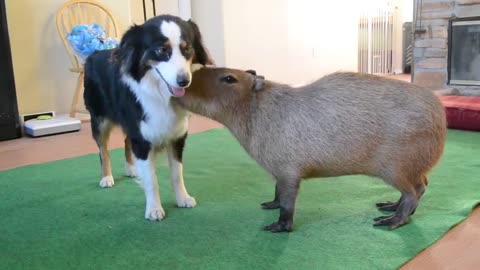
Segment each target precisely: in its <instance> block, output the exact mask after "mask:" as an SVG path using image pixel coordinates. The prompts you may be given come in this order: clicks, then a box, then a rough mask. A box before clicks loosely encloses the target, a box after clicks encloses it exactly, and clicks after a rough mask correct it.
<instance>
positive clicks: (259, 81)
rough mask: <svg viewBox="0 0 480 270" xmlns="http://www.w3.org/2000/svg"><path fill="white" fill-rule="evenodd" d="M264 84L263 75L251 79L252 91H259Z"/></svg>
mask: <svg viewBox="0 0 480 270" xmlns="http://www.w3.org/2000/svg"><path fill="white" fill-rule="evenodd" d="M264 86H265V77H263V76H257V77H255V80H254V81H253V91H261V90H263V87H264Z"/></svg>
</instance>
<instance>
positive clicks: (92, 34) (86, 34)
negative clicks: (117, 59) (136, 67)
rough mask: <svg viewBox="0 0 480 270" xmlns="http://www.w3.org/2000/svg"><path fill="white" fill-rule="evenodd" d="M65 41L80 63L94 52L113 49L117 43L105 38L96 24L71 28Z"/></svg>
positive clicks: (114, 40) (103, 32)
mask: <svg viewBox="0 0 480 270" xmlns="http://www.w3.org/2000/svg"><path fill="white" fill-rule="evenodd" d="M67 40H68V42H69V44H70V46H71V47H72V49H73V51H74V52H75V54H76V55H77V56H78V57H79V58H80V60H81V61H82V62H85V60H86V59H87V57H88V56H89V55H91V54H92V53H94V52H95V51H101V50H108V49H113V48H115V47H117V46H118V43H119V42H118V41H117V40H116V39H113V38H107V37H106V36H105V30H103V28H102V27H101V26H100V25H98V24H96V23H93V24H92V25H84V24H82V25H77V26H75V27H73V29H72V31H71V32H70V33H69V34H68V35H67Z"/></svg>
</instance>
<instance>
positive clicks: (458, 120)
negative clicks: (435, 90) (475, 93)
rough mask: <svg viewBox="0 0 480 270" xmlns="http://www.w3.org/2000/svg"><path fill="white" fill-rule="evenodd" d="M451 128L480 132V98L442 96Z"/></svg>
mask: <svg viewBox="0 0 480 270" xmlns="http://www.w3.org/2000/svg"><path fill="white" fill-rule="evenodd" d="M440 100H441V101H442V103H443V106H445V111H446V113H447V123H448V127H449V128H454V129H465V130H479V131H480V97H464V96H440Z"/></svg>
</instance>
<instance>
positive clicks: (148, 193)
mask: <svg viewBox="0 0 480 270" xmlns="http://www.w3.org/2000/svg"><path fill="white" fill-rule="evenodd" d="M132 148H133V153H134V154H135V157H136V159H135V167H136V168H137V173H138V176H139V178H140V181H141V183H142V186H143V189H144V191H145V199H146V208H145V219H149V220H162V219H163V218H164V217H165V210H163V207H162V203H161V202H160V190H159V187H158V181H157V175H156V174H155V151H154V150H153V148H152V147H151V145H150V144H149V143H148V142H135V141H133V140H132Z"/></svg>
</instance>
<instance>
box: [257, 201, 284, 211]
mask: <svg viewBox="0 0 480 270" xmlns="http://www.w3.org/2000/svg"><path fill="white" fill-rule="evenodd" d="M261 206H262V208H263V209H278V208H280V203H279V202H277V201H271V202H264V203H262V204H261Z"/></svg>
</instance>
